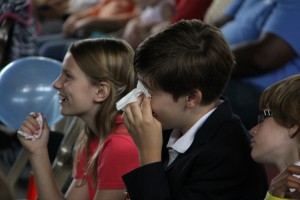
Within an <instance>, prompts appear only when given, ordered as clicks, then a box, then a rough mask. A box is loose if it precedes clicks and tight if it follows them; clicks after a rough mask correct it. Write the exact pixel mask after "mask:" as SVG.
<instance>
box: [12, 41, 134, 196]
mask: <svg viewBox="0 0 300 200" xmlns="http://www.w3.org/2000/svg"><path fill="white" fill-rule="evenodd" d="M133 55H134V51H133V49H132V48H131V47H130V45H129V44H128V43H127V42H126V41H124V40H119V39H111V38H109V39H107V38H101V39H84V40H79V41H75V42H74V43H72V44H71V45H70V47H69V50H68V52H67V54H66V56H65V59H64V62H63V65H62V69H61V74H60V75H59V76H58V77H57V79H56V80H55V81H54V83H53V87H54V88H55V89H56V90H57V91H58V98H57V101H59V102H60V112H61V114H62V115H64V116H76V117H78V118H80V119H81V120H82V121H83V122H84V127H82V130H81V132H80V134H79V135H78V138H77V142H76V145H75V158H74V165H73V177H72V180H71V184H70V186H69V187H68V190H67V192H66V194H65V195H64V194H62V192H61V191H60V189H59V188H58V186H57V184H56V180H55V176H54V172H53V170H52V166H51V164H50V158H49V156H48V148H47V144H49V143H48V142H49V136H50V132H49V127H48V124H47V120H46V118H44V116H43V115H42V114H41V113H36V112H38V111H33V112H32V113H30V114H29V115H28V116H27V118H26V119H25V121H24V123H23V124H22V126H21V127H20V129H19V130H18V138H19V140H20V142H21V144H22V146H23V147H24V149H25V150H26V151H27V152H28V154H29V159H30V163H31V167H32V170H33V174H34V179H35V182H36V186H37V192H38V197H39V199H40V200H65V199H68V200H74V199H80V200H108V199H113V200H124V198H125V192H126V187H125V184H124V182H123V180H122V176H123V175H124V174H125V173H127V172H129V171H131V170H132V169H135V168H136V167H138V166H139V158H138V152H137V148H136V146H135V144H134V142H133V140H132V138H131V137H130V135H129V134H128V131H127V129H126V127H125V125H124V123H123V120H122V112H120V111H118V110H117V109H116V107H115V103H116V102H117V101H118V100H119V99H121V98H122V97H123V96H124V95H126V94H127V93H128V92H130V90H132V89H133V88H134V85H135V82H136V78H135V74H134V68H133ZM41 119H42V120H41ZM41 123H42V124H41ZM38 134H40V137H38V138H36V139H35V140H33V141H32V140H28V139H30V137H33V136H35V135H38ZM33 139H34V138H33Z"/></svg>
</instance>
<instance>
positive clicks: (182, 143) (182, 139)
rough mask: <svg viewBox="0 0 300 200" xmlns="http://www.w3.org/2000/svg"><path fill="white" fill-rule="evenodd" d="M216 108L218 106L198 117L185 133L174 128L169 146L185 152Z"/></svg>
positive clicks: (179, 151)
mask: <svg viewBox="0 0 300 200" xmlns="http://www.w3.org/2000/svg"><path fill="white" fill-rule="evenodd" d="M215 109H216V108H214V109H212V110H210V111H209V112H207V113H206V114H205V115H203V116H202V117H201V118H200V119H198V121H197V122H196V123H195V124H194V125H193V126H192V127H191V128H190V129H189V130H188V131H187V132H186V133H185V134H183V135H182V134H181V133H180V131H179V130H178V129H174V130H173V131H172V133H171V135H170V139H169V141H168V144H167V148H172V149H174V150H175V151H177V152H178V153H184V152H185V151H186V150H187V149H188V148H189V147H190V146H191V145H192V143H193V141H194V137H195V134H196V132H197V130H198V129H199V128H200V127H201V126H202V125H203V124H204V122H205V121H206V120H207V118H208V117H209V116H210V115H211V114H212V113H213V111H215ZM181 135H182V136H181ZM178 137H179V138H178Z"/></svg>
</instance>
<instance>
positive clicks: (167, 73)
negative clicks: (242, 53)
mask: <svg viewBox="0 0 300 200" xmlns="http://www.w3.org/2000/svg"><path fill="white" fill-rule="evenodd" d="M234 63H235V61H234V56H233V54H232V52H231V50H230V48H229V46H228V44H227V42H226V41H225V39H224V38H223V35H222V34H221V32H220V30H219V29H218V28H216V27H214V26H211V25H208V24H204V23H202V22H201V21H199V20H181V21H179V22H177V23H176V24H173V25H171V26H169V27H168V28H166V29H165V30H163V31H162V32H160V33H157V34H155V35H152V36H150V37H149V38H147V39H146V40H144V42H142V43H141V44H140V45H139V47H138V48H137V51H136V54H135V57H134V66H135V70H136V73H137V75H138V77H139V78H142V79H144V80H147V82H149V84H150V85H149V87H150V88H151V87H153V88H159V89H162V90H164V91H166V92H168V93H170V94H172V95H173V97H174V100H177V99H178V98H179V97H180V96H182V95H186V94H188V93H190V92H191V91H192V90H193V89H199V90H201V92H202V95H203V99H202V104H208V103H210V102H212V101H214V100H216V99H218V98H219V97H220V96H221V94H222V92H223V90H224V88H225V86H226V84H227V82H228V80H229V78H230V75H231V72H232V69H233V66H234Z"/></svg>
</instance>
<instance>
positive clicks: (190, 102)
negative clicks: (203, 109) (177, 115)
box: [186, 89, 202, 108]
mask: <svg viewBox="0 0 300 200" xmlns="http://www.w3.org/2000/svg"><path fill="white" fill-rule="evenodd" d="M201 101H202V92H201V91H200V90H199V89H194V90H192V91H191V92H190V93H189V95H188V96H187V99H186V106H187V107H190V108H191V107H194V106H198V105H200V103H201Z"/></svg>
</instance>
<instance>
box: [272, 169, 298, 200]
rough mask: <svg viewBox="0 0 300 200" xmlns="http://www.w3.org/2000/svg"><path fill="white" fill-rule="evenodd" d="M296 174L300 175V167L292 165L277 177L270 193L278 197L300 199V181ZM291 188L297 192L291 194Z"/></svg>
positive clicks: (273, 181)
mask: <svg viewBox="0 0 300 200" xmlns="http://www.w3.org/2000/svg"><path fill="white" fill-rule="evenodd" d="M294 174H296V175H300V166H296V165H290V166H288V167H287V168H286V169H285V170H283V171H282V172H281V173H280V174H279V175H277V176H276V177H275V178H274V179H273V180H272V182H271V185H270V188H269V193H270V194H271V195H273V196H276V197H282V198H283V197H290V198H293V199H294V198H295V199H300V180H299V178H297V177H295V176H294ZM290 188H294V189H295V191H293V192H291V191H290V190H289V189H290Z"/></svg>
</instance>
